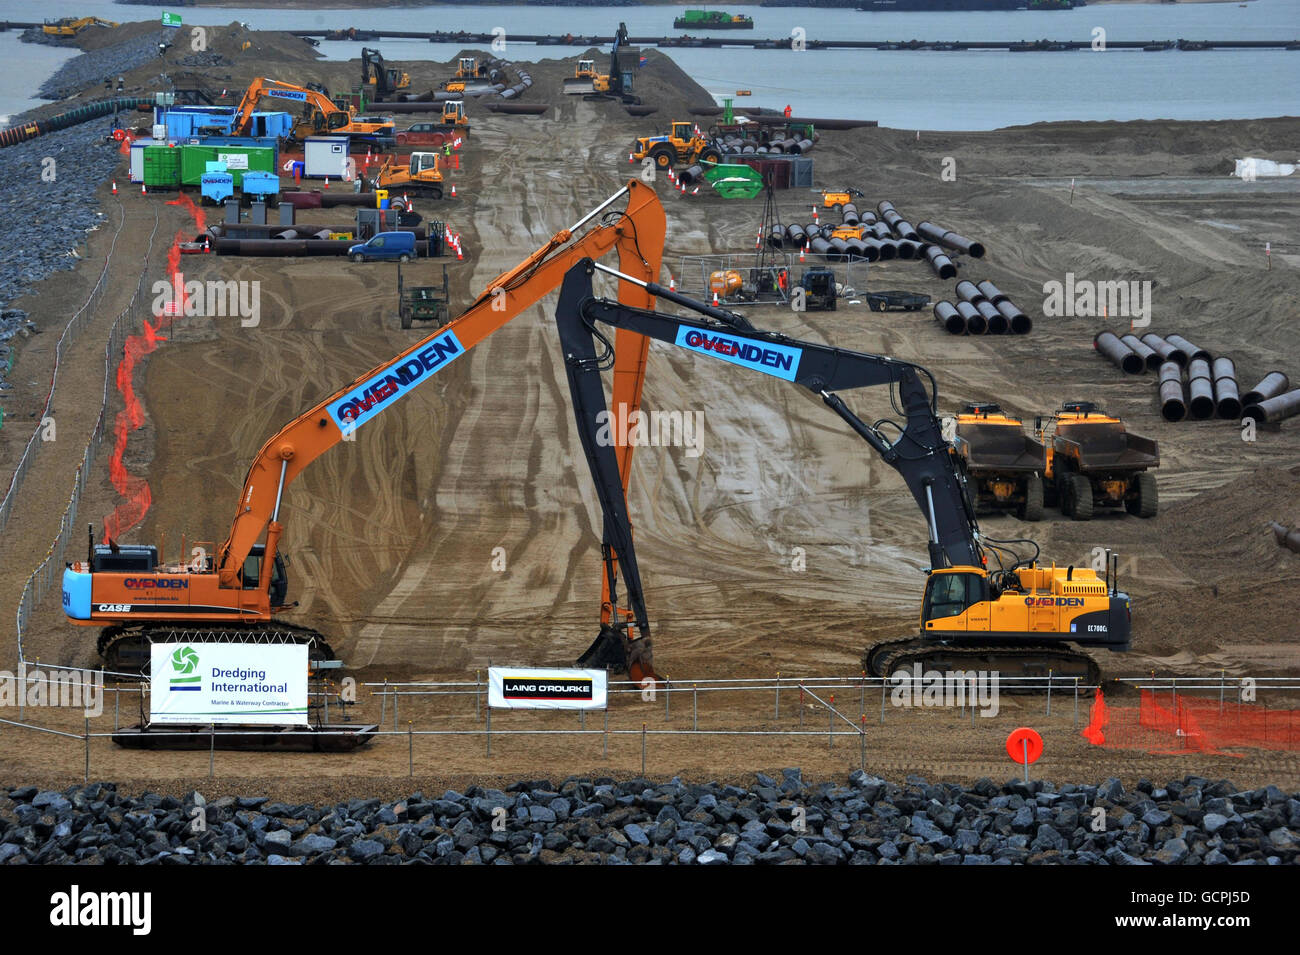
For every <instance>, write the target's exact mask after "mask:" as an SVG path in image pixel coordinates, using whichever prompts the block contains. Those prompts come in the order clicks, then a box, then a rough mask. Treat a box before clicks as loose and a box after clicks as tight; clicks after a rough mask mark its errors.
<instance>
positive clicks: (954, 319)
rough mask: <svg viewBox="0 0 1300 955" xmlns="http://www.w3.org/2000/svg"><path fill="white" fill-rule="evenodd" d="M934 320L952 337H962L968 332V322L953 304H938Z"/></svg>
mask: <svg viewBox="0 0 1300 955" xmlns="http://www.w3.org/2000/svg"><path fill="white" fill-rule="evenodd" d="M934 318H935V321H937V322H938V323H939V324H940V325H942V326H943V327H944V329H945V330H946V331H947V332H948V334H950V335H960V334H961V333H962V332H964V331H966V321H965V319H963V318H962V317H961V315H960V314H958V312H957V307H956V306H955V305H953V304H952V302H936V303H935V306H934Z"/></svg>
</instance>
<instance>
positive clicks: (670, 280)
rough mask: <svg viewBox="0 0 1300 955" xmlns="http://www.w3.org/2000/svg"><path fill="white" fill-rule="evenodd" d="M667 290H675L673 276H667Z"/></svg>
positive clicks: (675, 282)
mask: <svg viewBox="0 0 1300 955" xmlns="http://www.w3.org/2000/svg"><path fill="white" fill-rule="evenodd" d="M668 291H670V292H676V291H677V280H676V279H675V278H673V277H672V276H671V275H670V276H668Z"/></svg>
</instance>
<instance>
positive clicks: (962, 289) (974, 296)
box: [957, 279, 988, 302]
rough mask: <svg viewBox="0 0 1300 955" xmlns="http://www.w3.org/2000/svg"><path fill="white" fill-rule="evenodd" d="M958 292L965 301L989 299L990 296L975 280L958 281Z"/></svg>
mask: <svg viewBox="0 0 1300 955" xmlns="http://www.w3.org/2000/svg"><path fill="white" fill-rule="evenodd" d="M957 294H958V295H960V296H961V299H962V301H963V302H983V301H986V300H987V299H988V296H986V295H985V294H984V293H983V292H981V291H980V290H979V288H978V287H976V285H975V283H974V282H970V281H967V280H965V279H963V280H962V281H960V282H958V283H957Z"/></svg>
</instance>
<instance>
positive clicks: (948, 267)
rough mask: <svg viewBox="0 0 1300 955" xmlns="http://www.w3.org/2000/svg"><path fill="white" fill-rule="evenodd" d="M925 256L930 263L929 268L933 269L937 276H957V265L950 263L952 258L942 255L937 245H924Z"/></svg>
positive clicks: (944, 277)
mask: <svg viewBox="0 0 1300 955" xmlns="http://www.w3.org/2000/svg"><path fill="white" fill-rule="evenodd" d="M925 258H926V260H927V261H928V262H929V263H930V268H932V269H934V274H935V275H937V276H939V278H941V279H952V278H956V277H957V266H955V265H953V264H952V259H950V258H948V256H946V255H944V254H943V251H942V250H941V249H940V248H939V247H938V246H937V245H931V246H927V247H926V249H925Z"/></svg>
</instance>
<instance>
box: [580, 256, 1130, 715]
mask: <svg viewBox="0 0 1300 955" xmlns="http://www.w3.org/2000/svg"><path fill="white" fill-rule="evenodd" d="M596 272H601V273H603V274H605V275H610V276H613V277H616V278H618V279H620V280H622V281H623V282H627V281H629V279H630V277H629V276H627V275H624V274H622V273H619V272H617V271H615V270H613V269H611V268H610V267H608V266H605V265H602V264H600V263H596V262H592V261H586V262H579V263H577V264H575V265H574V266H573V267H572V268H571V269H570V270H569V274H568V275H567V276H566V277H565V279H564V284H563V286H562V287H561V290H560V301H559V305H558V307H557V309H556V319H555V320H556V325H557V326H558V328H559V332H560V345H561V354H562V355H563V356H564V359H565V370H566V374H567V376H568V379H569V392H570V398H571V401H572V404H573V410H574V416H575V418H576V419H577V424H578V435H579V438H580V439H581V442H582V447H583V451H584V452H585V454H586V458H587V464H588V468H589V469H590V471H591V475H592V478H593V480H594V483H595V486H596V497H597V500H598V501H599V502H600V505H601V508H602V511H603V518H604V519H603V523H602V524H600V525H599V526H601V527H603V531H602V533H603V540H602V553H604V554H605V555H606V560H607V561H608V562H609V564H610V566H609V567H607V570H606V575H607V577H608V578H609V579H610V580H611V581H612V580H614V575H615V567H614V564H613V562H614V561H615V560H617V566H618V568H619V569H621V572H622V576H623V580H624V583H625V585H626V589H627V592H628V599H629V602H630V604H631V607H632V609H633V613H634V621H633V623H634V625H635V626H636V628H637V630H639V632H641V633H642V634H646V633H648V632H649V623H648V616H647V611H646V607H645V602H644V599H643V596H642V587H641V581H640V577H639V571H638V568H637V561H636V555H635V549H634V546H633V540H632V528H631V522H630V518H629V516H628V508H627V500H626V495H625V485H624V486H622V487H620V483H619V470H618V467H617V461H616V459H615V457H614V450H615V449H614V448H612V447H610V446H609V444H610V443H609V441H608V439H607V438H606V439H604V440H602V430H601V429H602V427H603V428H605V431H606V433H607V431H608V425H607V424H606V422H608V420H609V407H608V404H607V401H606V398H605V392H604V384H603V382H602V378H601V374H602V369H604V368H605V367H607V366H608V364H609V363H610V362H611V361H616V360H617V359H618V357H619V356H618V353H617V347H616V346H615V347H614V348H613V349H612V354H611V346H610V343H609V337H608V336H607V335H606V334H604V333H603V332H602V331H601V330H599V329H598V328H597V326H598V325H605V326H609V327H612V328H614V329H617V330H618V332H619V333H622V332H633V333H636V334H639V335H644V336H646V337H649V338H654V339H657V340H659V341H661V342H664V343H665V344H667V345H671V346H676V347H679V348H682V349H685V350H686V351H689V352H693V353H694V354H695V355H697V356H699V357H703V358H711V359H714V360H716V361H721V362H725V363H726V364H727V365H729V366H731V367H730V368H729V369H722V368H716V369H711V370H710V371H709V375H710V378H711V379H712V380H714V381H715V382H716V381H717V380H720V376H728V375H730V374H731V373H734V371H735V369H736V368H739V369H742V370H747V371H750V372H758V373H760V374H764V375H769V376H771V377H774V378H777V379H780V380H783V381H786V382H789V383H791V384H795V385H799V386H801V387H803V388H805V389H807V390H808V391H810V392H811V393H812V394H814V395H817V396H819V397H820V398H821V400H822V401H823V402H824V403H825V404H826V405H827V407H829V408H830V409H831V411H832V412H834V413H835V414H836V415H837V416H838V417H839V418H840V419H841V420H842V421H843V422H844V423H845V424H846V425H847V426H848V427H849V429H850V430H852V431H853V432H854V433H856V434H857V435H858V437H860V438H862V440H863V441H865V442H866V444H867V445H868V446H869V447H870V448H871V449H872V450H873V451H874V452H876V453H877V454H878V455H880V457H881V458H882V459H883V460H884V461H885V463H886V464H888V465H890V466H891V467H892V468H894V470H895V471H897V472H898V474H899V476H900V477H901V478H902V479H903V481H904V483H905V484H906V485H907V488H908V490H909V491H910V493H911V496H912V499H913V500H914V501H915V502H916V504H917V506H918V507H919V509H920V511H921V515H922V517H923V518H924V522H925V528H926V531H927V535H926V536H927V538H928V542H929V567H928V568H927V570H926V583H925V590H924V592H923V594H922V596H921V613H920V619H919V626H920V633H919V635H918V636H916V637H906V638H903V639H901V640H895V641H891V642H887V643H881V644H877V645H875V646H872V647H869V648H868V649H867V651H866V653H865V654H864V657H863V666H864V669H865V670H866V671H867V672H869V673H870V674H872V675H873V676H886V677H887V676H892V675H893V674H894V673H896V672H897V671H898V670H900V669H903V670H911V669H912V668H913V667H914V666H916V665H919V666H921V667H922V668H923V669H930V668H934V669H939V670H948V671H958V670H959V671H966V672H970V671H973V670H997V671H998V672H1000V673H1001V674H1002V675H1003V676H1006V677H1011V676H1015V677H1033V678H1037V677H1046V676H1047V675H1048V673H1049V672H1051V673H1052V674H1053V675H1054V676H1057V677H1061V678H1064V679H1066V680H1069V679H1071V678H1073V677H1077V678H1079V680H1080V681H1081V682H1083V683H1084V684H1085V685H1093V684H1096V683H1097V681H1098V679H1099V678H1100V671H1099V669H1098V667H1097V664H1096V663H1095V661H1094V660H1093V659H1092V657H1091V656H1089V655H1088V654H1087V653H1085V652H1083V651H1081V650H1078V649H1075V647H1074V646H1071V644H1074V645H1078V646H1086V647H1097V648H1104V649H1106V650H1110V651H1124V650H1128V649H1129V646H1130V630H1131V615H1130V604H1129V596H1128V594H1126V593H1123V592H1122V591H1121V590H1120V589H1119V587H1118V580H1117V574H1116V573H1115V572H1114V571H1113V570H1112V566H1114V567H1116V568H1117V559H1116V558H1115V557H1114V555H1113V554H1110V553H1109V552H1108V553H1107V558H1108V559H1107V567H1106V573H1105V575H1104V576H1103V575H1100V574H1099V573H1098V572H1097V571H1095V570H1093V569H1092V568H1081V567H1074V566H1066V567H1058V566H1057V565H1056V564H1051V565H1047V566H1044V565H1040V564H1039V563H1038V553H1039V552H1038V546H1037V545H1036V544H1034V543H1033V542H1032V541H1019V540H999V539H996V538H992V537H989V536H987V535H985V534H984V533H982V532H981V530H980V527H979V524H978V522H977V520H976V518H975V514H974V510H973V508H972V507H971V503H970V498H969V492H968V491H967V488H966V481H965V478H964V476H963V475H962V472H961V470H960V469H959V468H958V466H957V464H956V461H955V458H954V456H953V454H952V452H951V448H950V445H949V443H948V442H947V441H946V440H944V437H943V430H942V427H941V425H940V421H939V418H938V415H937V413H936V401H937V387H936V385H935V381H934V378H933V376H932V375H931V374H930V372H929V371H928V370H926V369H925V368H923V367H921V366H920V365H917V364H914V363H912V362H908V361H903V360H900V359H897V358H891V357H888V356H884V355H872V354H867V353H862V352H855V351H850V350H848V349H845V348H837V347H834V346H830V345H825V344H821V343H817V342H808V341H799V340H796V339H793V338H790V337H789V336H786V335H782V334H779V333H774V332H765V331H761V330H759V329H756V328H754V327H753V325H751V324H750V323H749V321H748V319H746V318H745V317H744V316H742V315H738V314H736V313H734V312H731V311H728V310H726V309H724V308H720V307H718V306H711V305H707V304H705V303H702V302H698V301H694V300H692V299H690V298H687V297H686V296H684V295H682V294H680V293H678V292H675V291H672V290H669V289H664V288H663V287H661V286H659V285H656V284H655V283H652V282H649V283H643V284H644V287H645V288H646V290H647V291H648V292H650V293H651V294H652V295H654V296H655V297H656V298H663V299H666V300H668V301H671V302H673V303H675V304H677V305H682V306H684V307H686V308H688V309H690V310H691V311H692V312H693V313H694V314H692V315H690V316H683V315H671V314H665V313H663V312H657V311H651V310H649V309H646V308H640V307H636V306H633V305H630V304H628V303H626V302H620V301H612V300H609V299H606V298H597V297H596V294H595V292H594V291H593V287H592V276H593V275H594V274H595V273H596ZM871 386H877V387H883V388H887V389H888V390H889V392H890V394H891V396H892V397H893V402H892V407H893V408H894V409H895V413H896V414H897V415H898V416H899V418H901V419H902V420H899V421H894V420H890V419H882V420H879V421H876V422H875V423H870V424H869V423H868V422H866V421H864V420H862V419H861V418H859V417H858V416H857V415H856V414H854V413H853V411H852V410H851V409H850V408H849V407H848V405H847V404H846V403H845V401H844V399H843V398H841V397H840V395H839V393H838V392H840V391H845V390H849V389H854V388H863V387H871ZM772 453H777V454H779V453H782V451H781V449H779V448H777V449H772ZM593 526H597V525H595V524H593ZM1020 544H1024V545H1028V546H1029V547H1032V548H1033V552H1032V554H1029V553H1028V551H1024V553H1017V551H1016V550H1015V547H1014V545H1020ZM990 559H992V560H993V561H994V562H995V563H996V565H997V566H996V567H991V566H990V565H989V561H990ZM845 585H846V587H851V586H852V582H850V581H845ZM864 609H866V608H864ZM630 626H631V625H629V629H630ZM623 635H624V634H623V633H621V632H619V630H618V628H617V627H612V628H609V629H607V630H605V631H602V636H603V637H604V640H603V642H602V641H601V640H599V639H598V641H597V643H596V644H593V646H592V648H591V649H590V650H588V652H587V654H586V656H585V657H584V658H583V660H581V661H579V662H580V663H585V664H590V665H600V664H602V663H605V662H606V661H609V660H617V659H619V658H620V657H621V654H622V653H623V652H624V651H625V646H624V645H622V644H621V643H620V639H621V637H623ZM1026 686H1027V685H1026V684H1020V685H1019V686H1018V687H1017V686H1012V687H1009V688H1008V689H1011V690H1015V689H1017V688H1020V689H1023V688H1025V687H1026Z"/></svg>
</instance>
